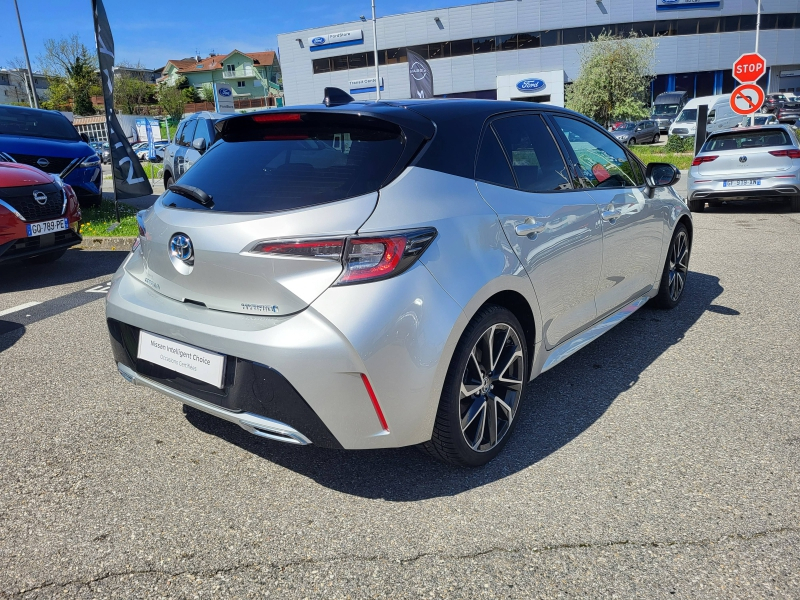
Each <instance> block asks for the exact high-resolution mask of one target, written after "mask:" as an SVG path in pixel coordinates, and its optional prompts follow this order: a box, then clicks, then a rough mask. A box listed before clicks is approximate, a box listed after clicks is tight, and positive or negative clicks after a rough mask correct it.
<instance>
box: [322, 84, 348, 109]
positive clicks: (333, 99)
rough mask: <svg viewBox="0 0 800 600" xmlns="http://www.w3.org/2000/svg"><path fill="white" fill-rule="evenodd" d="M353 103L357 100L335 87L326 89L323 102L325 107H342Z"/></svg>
mask: <svg viewBox="0 0 800 600" xmlns="http://www.w3.org/2000/svg"><path fill="white" fill-rule="evenodd" d="M351 102H355V98H353V97H352V96H351V95H350V94H348V93H347V92H345V91H344V90H340V89H339V88H335V87H326V88H325V98H324V99H323V100H322V103H323V104H324V105H325V106H340V105H342V104H350V103H351Z"/></svg>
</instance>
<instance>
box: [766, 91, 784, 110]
mask: <svg viewBox="0 0 800 600" xmlns="http://www.w3.org/2000/svg"><path fill="white" fill-rule="evenodd" d="M784 102H786V96H784V95H783V94H769V95H767V97H766V99H765V100H764V104H763V105H762V106H761V112H765V113H771V112H775V111H777V110H778V109H779V108H780V107H781V106H783V104H784Z"/></svg>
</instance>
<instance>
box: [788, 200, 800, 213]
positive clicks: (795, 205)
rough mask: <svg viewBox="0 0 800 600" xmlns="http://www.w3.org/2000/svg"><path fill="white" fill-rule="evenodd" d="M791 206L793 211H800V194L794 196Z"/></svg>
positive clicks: (790, 202)
mask: <svg viewBox="0 0 800 600" xmlns="http://www.w3.org/2000/svg"><path fill="white" fill-rule="evenodd" d="M789 206H790V208H791V211H792V212H800V196H792V199H791V200H790V201H789Z"/></svg>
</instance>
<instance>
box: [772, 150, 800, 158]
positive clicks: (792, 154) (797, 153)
mask: <svg viewBox="0 0 800 600" xmlns="http://www.w3.org/2000/svg"><path fill="white" fill-rule="evenodd" d="M770 154H772V156H788V157H789V158H800V150H795V149H792V150H771V151H770Z"/></svg>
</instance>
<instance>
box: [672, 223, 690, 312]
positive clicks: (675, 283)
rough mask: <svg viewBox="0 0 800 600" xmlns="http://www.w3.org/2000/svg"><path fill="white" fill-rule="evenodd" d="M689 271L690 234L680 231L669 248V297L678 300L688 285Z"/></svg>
mask: <svg viewBox="0 0 800 600" xmlns="http://www.w3.org/2000/svg"><path fill="white" fill-rule="evenodd" d="M688 273H689V236H688V235H687V234H686V232H685V231H679V232H678V235H676V236H675V239H673V240H672V244H671V245H670V248H669V297H670V298H671V299H672V301H673V302H675V301H677V300H678V298H680V297H681V294H682V293H683V288H684V287H685V286H686V275H687V274H688Z"/></svg>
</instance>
